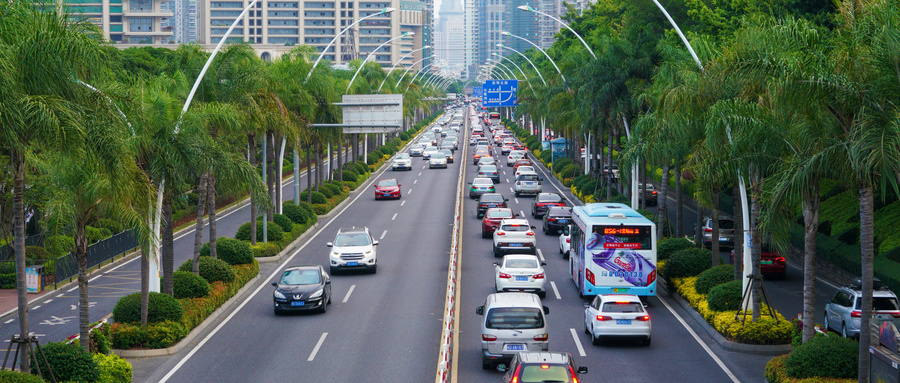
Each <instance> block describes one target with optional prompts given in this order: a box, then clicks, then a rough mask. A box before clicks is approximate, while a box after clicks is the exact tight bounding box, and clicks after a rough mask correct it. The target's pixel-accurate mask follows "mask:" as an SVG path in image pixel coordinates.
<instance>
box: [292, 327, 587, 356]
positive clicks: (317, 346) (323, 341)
mask: <svg viewBox="0 0 900 383" xmlns="http://www.w3.org/2000/svg"><path fill="white" fill-rule="evenodd" d="M572 331H575V330H572ZM326 336H328V333H327V332H323V333H322V336H321V337H319V342H318V343H316V347H315V348H313V350H312V353H311V354H309V358H306V361H307V362H312V361H313V359H315V358H316V354H318V353H319V348H320V347H322V343H325V337H326Z"/></svg>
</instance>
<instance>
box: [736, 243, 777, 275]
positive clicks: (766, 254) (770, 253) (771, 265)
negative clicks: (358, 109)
mask: <svg viewBox="0 0 900 383" xmlns="http://www.w3.org/2000/svg"><path fill="white" fill-rule="evenodd" d="M731 264H734V250H732V251H731ZM743 266H744V265H743V263H741V264H739V265H738V267H739V268H741V270H743ZM759 271H760V272H762V273H763V274H765V275H770V276H773V277H775V278H778V279H784V278H785V277H786V276H787V262H786V261H785V259H784V257H782V256H781V254H779V253H778V251H777V250H775V249H773V248H771V247H770V246H768V245H762V251H761V252H760V259H759Z"/></svg>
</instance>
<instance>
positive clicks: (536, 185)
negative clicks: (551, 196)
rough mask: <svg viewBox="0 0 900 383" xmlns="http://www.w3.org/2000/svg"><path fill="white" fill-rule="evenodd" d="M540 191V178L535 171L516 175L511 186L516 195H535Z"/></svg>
mask: <svg viewBox="0 0 900 383" xmlns="http://www.w3.org/2000/svg"><path fill="white" fill-rule="evenodd" d="M541 191H543V189H542V186H541V178H540V177H538V175H537V173H524V174H519V176H518V177H516V184H515V186H513V192H515V193H516V197H519V196H522V195H525V194H530V195H537V194H538V193H540V192H541Z"/></svg>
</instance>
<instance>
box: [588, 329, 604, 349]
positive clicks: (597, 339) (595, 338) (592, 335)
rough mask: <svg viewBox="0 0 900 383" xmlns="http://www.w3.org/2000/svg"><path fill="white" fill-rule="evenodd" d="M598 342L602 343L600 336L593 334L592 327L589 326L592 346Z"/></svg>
mask: <svg viewBox="0 0 900 383" xmlns="http://www.w3.org/2000/svg"><path fill="white" fill-rule="evenodd" d="M600 343H603V341H602V340H600V337H597V336H594V327H593V326H591V344H592V345H594V346H599V345H600Z"/></svg>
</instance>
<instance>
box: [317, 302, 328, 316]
mask: <svg viewBox="0 0 900 383" xmlns="http://www.w3.org/2000/svg"><path fill="white" fill-rule="evenodd" d="M327 311H328V301H325V303H324V304H322V307H320V308H319V314H325V313H326V312H327Z"/></svg>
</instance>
